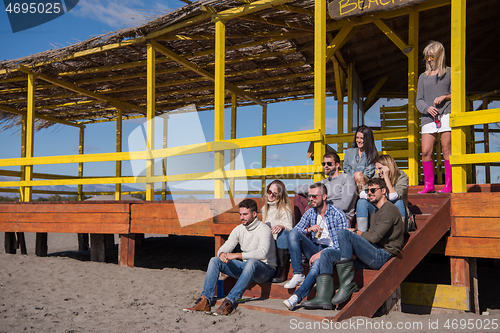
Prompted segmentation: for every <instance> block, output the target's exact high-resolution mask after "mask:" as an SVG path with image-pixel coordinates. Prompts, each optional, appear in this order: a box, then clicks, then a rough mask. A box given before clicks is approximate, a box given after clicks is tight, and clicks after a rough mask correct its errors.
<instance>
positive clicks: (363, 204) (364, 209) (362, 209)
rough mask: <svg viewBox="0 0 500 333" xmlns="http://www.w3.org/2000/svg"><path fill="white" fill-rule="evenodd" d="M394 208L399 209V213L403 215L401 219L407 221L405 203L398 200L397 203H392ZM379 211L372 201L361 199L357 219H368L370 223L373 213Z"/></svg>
mask: <svg viewBox="0 0 500 333" xmlns="http://www.w3.org/2000/svg"><path fill="white" fill-rule="evenodd" d="M391 202H392V203H393V204H394V206H396V207H397V208H398V209H399V212H400V213H401V217H402V218H403V221H404V220H405V216H406V208H405V203H404V201H403V200H401V199H397V200H395V201H391ZM376 209H377V207H375V205H374V204H372V203H371V202H370V201H368V200H367V199H359V200H358V203H357V204H356V217H368V221H369V220H370V216H372V214H373V212H374V211H375V210H376Z"/></svg>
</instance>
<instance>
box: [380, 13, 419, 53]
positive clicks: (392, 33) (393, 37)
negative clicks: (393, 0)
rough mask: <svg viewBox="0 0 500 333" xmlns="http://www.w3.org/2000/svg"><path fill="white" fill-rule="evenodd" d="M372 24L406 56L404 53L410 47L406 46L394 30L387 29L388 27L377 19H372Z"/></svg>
mask: <svg viewBox="0 0 500 333" xmlns="http://www.w3.org/2000/svg"><path fill="white" fill-rule="evenodd" d="M373 23H374V24H375V25H376V26H377V27H378V28H379V29H380V31H382V32H383V33H384V34H385V35H386V36H387V38H389V39H390V40H391V41H392V42H393V43H394V45H396V46H397V47H398V49H400V50H401V51H402V52H403V53H405V54H406V51H407V50H409V47H410V46H409V45H407V44H406V43H405V42H404V41H403V39H402V38H401V37H400V36H399V35H398V34H397V33H396V32H395V31H394V30H392V29H391V28H389V26H388V25H387V24H385V22H383V21H382V20H381V19H379V18H377V19H374V20H373ZM403 50H404V51H403Z"/></svg>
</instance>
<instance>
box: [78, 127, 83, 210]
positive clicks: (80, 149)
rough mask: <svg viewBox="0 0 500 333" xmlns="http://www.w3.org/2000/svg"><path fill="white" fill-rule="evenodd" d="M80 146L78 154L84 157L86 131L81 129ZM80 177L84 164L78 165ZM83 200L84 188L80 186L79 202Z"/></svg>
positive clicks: (80, 176)
mask: <svg viewBox="0 0 500 333" xmlns="http://www.w3.org/2000/svg"><path fill="white" fill-rule="evenodd" d="M79 132H80V133H79V134H80V135H79V144H78V153H79V154H80V155H83V154H84V153H85V149H84V145H85V129H84V128H80V131H79ZM78 177H79V178H82V177H83V163H78ZM82 200H83V186H82V185H78V201H82Z"/></svg>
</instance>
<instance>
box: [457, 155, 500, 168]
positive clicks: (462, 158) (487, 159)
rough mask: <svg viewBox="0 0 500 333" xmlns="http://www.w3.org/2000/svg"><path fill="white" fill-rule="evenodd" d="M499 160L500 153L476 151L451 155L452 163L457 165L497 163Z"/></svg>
mask: <svg viewBox="0 0 500 333" xmlns="http://www.w3.org/2000/svg"><path fill="white" fill-rule="evenodd" d="M498 161H500V153H482V154H477V153H476V154H461V155H451V156H450V162H451V164H452V165H457V166H465V165H467V164H482V163H495V162H498Z"/></svg>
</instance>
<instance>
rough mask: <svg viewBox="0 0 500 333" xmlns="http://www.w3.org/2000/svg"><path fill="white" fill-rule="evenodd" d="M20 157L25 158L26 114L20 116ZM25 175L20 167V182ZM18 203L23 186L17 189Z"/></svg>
mask: <svg viewBox="0 0 500 333" xmlns="http://www.w3.org/2000/svg"><path fill="white" fill-rule="evenodd" d="M21 157H22V158H24V157H26V114H23V115H22V120H21ZM25 173H26V167H25V166H24V165H22V166H21V177H20V180H21V181H24V175H25ZM19 201H20V202H23V201H24V186H21V187H19Z"/></svg>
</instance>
